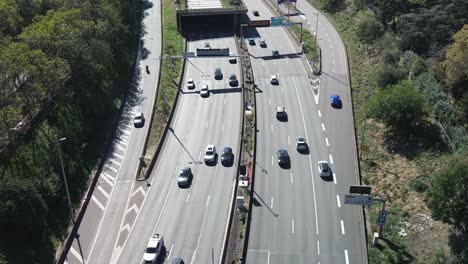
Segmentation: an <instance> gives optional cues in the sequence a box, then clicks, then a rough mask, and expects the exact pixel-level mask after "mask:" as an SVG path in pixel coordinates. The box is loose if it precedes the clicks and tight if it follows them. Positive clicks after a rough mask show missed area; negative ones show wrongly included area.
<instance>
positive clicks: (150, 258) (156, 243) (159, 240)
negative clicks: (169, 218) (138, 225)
mask: <svg viewBox="0 0 468 264" xmlns="http://www.w3.org/2000/svg"><path fill="white" fill-rule="evenodd" d="M163 246H164V238H163V237H162V236H161V235H160V234H155V235H152V236H151V237H150V238H149V241H148V245H147V246H146V249H145V254H144V255H143V261H144V263H145V264H146V263H147V264H149V263H156V260H157V259H158V257H159V254H160V253H161V250H162V248H163Z"/></svg>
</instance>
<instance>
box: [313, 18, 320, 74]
mask: <svg viewBox="0 0 468 264" xmlns="http://www.w3.org/2000/svg"><path fill="white" fill-rule="evenodd" d="M315 14H316V15H317V22H316V23H315V52H314V66H315V62H316V61H317V53H318V52H317V46H318V43H317V36H318V19H319V12H317V13H315Z"/></svg>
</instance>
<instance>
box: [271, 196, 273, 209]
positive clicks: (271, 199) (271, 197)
mask: <svg viewBox="0 0 468 264" xmlns="http://www.w3.org/2000/svg"><path fill="white" fill-rule="evenodd" d="M273 202H274V200H273V196H272V197H271V203H270V209H273Z"/></svg>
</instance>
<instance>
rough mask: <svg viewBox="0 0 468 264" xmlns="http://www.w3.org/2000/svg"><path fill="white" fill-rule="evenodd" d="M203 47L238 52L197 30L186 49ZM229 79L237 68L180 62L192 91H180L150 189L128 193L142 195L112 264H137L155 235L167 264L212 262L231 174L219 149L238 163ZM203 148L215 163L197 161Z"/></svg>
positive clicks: (234, 91)
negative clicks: (210, 150)
mask: <svg viewBox="0 0 468 264" xmlns="http://www.w3.org/2000/svg"><path fill="white" fill-rule="evenodd" d="M206 42H209V44H210V46H211V47H212V48H226V47H229V48H230V49H231V50H234V53H237V51H235V49H236V47H235V42H234V38H233V35H232V33H223V32H212V33H210V32H203V33H202V32H199V35H198V36H197V37H196V38H194V39H192V40H191V41H189V42H188V45H189V46H188V47H189V49H188V50H189V51H194V50H195V49H196V48H197V47H202V46H203V45H204V44H205V43H206ZM216 67H220V68H221V70H222V72H223V74H224V78H223V79H222V80H215V79H214V70H215V68H216ZM231 73H235V74H236V75H237V76H240V68H239V64H230V63H229V62H228V58H226V57H222V58H219V57H216V58H214V57H211V58H193V59H189V61H188V62H187V64H186V71H185V81H184V84H185V83H186V80H187V79H188V78H192V79H193V80H194V82H195V89H194V90H189V89H187V87H186V86H185V85H184V86H183V87H182V89H183V92H182V94H181V95H180V96H181V97H180V98H179V102H178V105H177V108H176V113H175V116H174V119H173V122H172V124H171V129H170V132H169V133H168V138H167V140H166V141H165V143H164V146H163V149H162V151H161V154H160V157H159V158H158V161H157V163H156V166H155V169H154V170H153V172H152V174H151V178H150V179H149V181H150V182H149V183H150V184H151V187H149V188H148V187H147V186H146V183H144V182H142V183H139V184H140V186H139V187H138V186H135V188H134V190H135V191H136V190H138V188H140V187H141V188H143V190H145V193H147V195H146V197H145V198H144V200H143V202H142V205H141V206H139V208H140V209H139V213H138V214H137V216H136V220H135V221H134V222H133V223H134V224H131V225H130V232H126V233H129V236H128V239H126V240H125V239H119V241H118V242H117V246H116V251H115V254H114V257H113V259H114V260H116V262H117V263H140V262H141V260H142V257H143V250H144V249H145V247H146V244H147V242H148V238H149V237H150V236H151V234H154V233H159V234H161V235H163V236H164V241H165V248H166V260H167V261H170V260H172V259H173V258H176V257H181V258H183V260H184V261H185V262H186V263H219V261H220V256H221V253H222V245H223V241H224V236H225V231H226V230H225V229H226V223H227V219H228V215H229V208H230V201H231V198H232V191H233V187H234V183H235V173H236V168H237V167H236V166H237V162H235V163H234V165H233V166H230V167H225V166H223V165H222V164H221V162H220V157H221V151H222V149H223V147H224V146H230V147H231V148H232V149H233V152H234V154H235V160H237V153H238V149H239V144H240V132H241V127H240V122H241V114H242V103H241V89H240V88H239V87H230V86H229V85H228V83H227V78H228V76H229V74H231ZM203 84H207V85H208V86H209V89H210V96H209V97H208V98H202V97H201V96H200V94H199V91H200V88H201V86H202V85H203ZM208 144H214V145H215V146H216V148H217V152H218V158H217V163H216V164H214V165H206V164H205V163H204V160H203V156H204V151H205V147H206V146H207V145H208ZM187 166H188V167H191V169H192V172H193V181H192V184H191V186H190V187H189V188H185V189H182V188H179V187H178V186H177V175H178V172H179V171H180V170H181V169H182V168H183V167H187ZM127 208H128V206H127ZM163 260H164V259H163V258H161V259H160V262H161V263H162V262H163Z"/></svg>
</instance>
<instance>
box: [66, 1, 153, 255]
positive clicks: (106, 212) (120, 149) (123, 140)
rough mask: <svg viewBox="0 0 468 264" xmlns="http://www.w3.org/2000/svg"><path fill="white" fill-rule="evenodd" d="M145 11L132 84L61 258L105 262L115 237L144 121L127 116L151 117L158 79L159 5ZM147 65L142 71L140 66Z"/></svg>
mask: <svg viewBox="0 0 468 264" xmlns="http://www.w3.org/2000/svg"><path fill="white" fill-rule="evenodd" d="M150 2H152V3H153V6H152V7H150V8H149V9H147V10H146V16H145V17H144V21H143V23H144V25H145V31H146V34H145V35H144V36H143V37H142V41H141V46H142V48H143V49H141V50H140V51H144V54H146V55H143V53H142V52H140V54H139V56H140V58H139V60H138V63H137V68H136V71H135V75H134V77H133V80H132V86H131V87H130V89H129V94H128V97H127V101H126V104H125V107H124V111H123V115H122V117H121V120H120V121H119V125H118V131H117V132H116V136H115V138H114V140H113V148H112V150H111V151H110V153H109V155H108V157H107V158H106V165H105V166H104V168H103V170H102V173H101V174H100V175H99V179H98V184H97V185H96V188H95V189H94V192H93V195H92V199H91V201H90V203H89V205H88V208H87V210H86V213H85V215H84V217H83V220H82V222H81V225H80V227H79V229H78V234H77V236H76V237H74V238H73V244H72V246H71V248H70V250H69V251H68V253H67V258H66V260H65V263H109V261H110V258H111V255H112V253H113V247H114V244H115V239H116V238H117V237H118V236H119V231H120V229H119V227H120V224H121V219H122V218H123V217H124V214H125V211H124V210H125V205H126V203H127V200H128V199H129V197H130V195H131V193H130V190H131V189H132V186H133V183H134V179H135V175H136V170H137V165H138V158H139V157H140V156H141V152H142V149H143V143H144V140H145V136H146V132H147V129H148V128H149V126H147V125H145V126H144V127H142V128H134V126H133V117H134V115H135V113H137V112H143V114H144V115H145V116H146V117H147V118H148V117H150V116H151V111H152V108H153V101H154V96H155V94H156V91H155V89H156V87H157V85H156V84H157V82H158V78H159V60H158V58H159V56H160V51H161V45H160V44H161V41H160V40H161V31H160V29H161V19H160V13H161V10H160V5H159V4H157V3H156V1H154V2H153V1H150ZM146 66H148V71H146Z"/></svg>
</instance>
